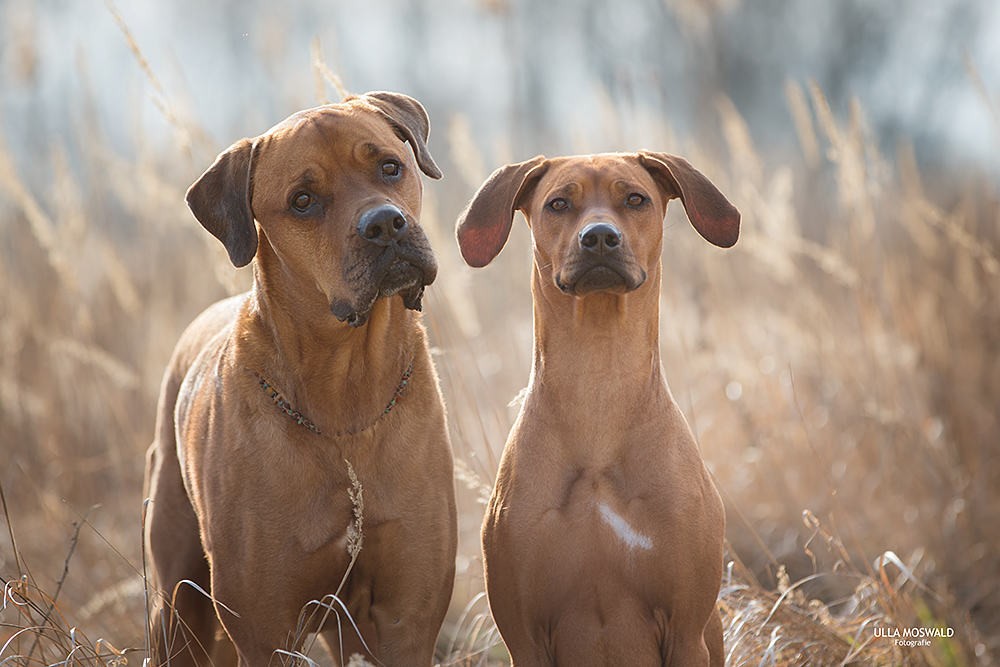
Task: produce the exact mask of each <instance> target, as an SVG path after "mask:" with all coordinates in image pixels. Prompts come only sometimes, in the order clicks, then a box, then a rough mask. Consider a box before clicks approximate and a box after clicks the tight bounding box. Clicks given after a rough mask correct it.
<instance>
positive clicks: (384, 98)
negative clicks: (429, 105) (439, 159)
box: [362, 91, 441, 178]
mask: <svg viewBox="0 0 1000 667" xmlns="http://www.w3.org/2000/svg"><path fill="white" fill-rule="evenodd" d="M362 97H364V98H365V100H366V101H367V102H368V103H369V104H371V105H372V106H374V107H376V108H377V109H378V110H379V111H381V112H382V113H384V114H385V115H386V116H388V117H389V122H390V123H392V125H393V127H395V128H396V129H397V130H398V131H400V132H402V133H403V138H404V139H405V140H406V141H408V142H410V146H411V147H412V148H413V154H414V155H415V156H416V158H417V165H418V166H419V167H420V171H422V172H424V173H425V174H427V175H428V176H430V177H431V178H441V170H440V169H438V166H437V164H435V163H434V158H432V157H431V153H430V151H429V150H427V137H428V136H429V135H430V133H431V123H430V120H429V119H428V118H427V112H426V111H425V110H424V107H423V106H422V105H421V104H420V102H418V101H416V100H415V99H413V98H412V97H409V96H407V95H401V94H399V93H388V92H382V91H379V92H374V93H365V94H364V95H363V96H362Z"/></svg>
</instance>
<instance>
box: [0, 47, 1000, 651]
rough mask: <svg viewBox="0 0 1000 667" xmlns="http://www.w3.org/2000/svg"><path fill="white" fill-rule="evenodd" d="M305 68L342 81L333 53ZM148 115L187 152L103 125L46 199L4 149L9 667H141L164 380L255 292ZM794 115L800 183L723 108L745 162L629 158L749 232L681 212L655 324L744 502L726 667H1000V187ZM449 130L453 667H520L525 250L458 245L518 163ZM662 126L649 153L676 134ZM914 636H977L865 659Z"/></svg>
mask: <svg viewBox="0 0 1000 667" xmlns="http://www.w3.org/2000/svg"><path fill="white" fill-rule="evenodd" d="M132 44H133V45H134V41H133V42H132ZM134 48H135V49H136V52H137V53H138V46H134ZM313 56H314V59H315V60H316V62H317V63H318V64H319V65H322V56H321V53H320V48H319V44H318V43H316V44H315V45H314V48H313ZM319 65H317V69H316V71H317V78H316V85H317V90H318V94H320V95H322V94H323V92H322V91H323V90H325V85H324V81H326V82H328V83H330V84H332V85H334V86H339V85H342V84H340V83H339V80H337V79H336V77H335V76H334V75H333V74H332V73H331V72H329V70H328V69H324V68H321V67H319ZM323 67H325V66H323ZM147 71H148V73H149V75H150V76H151V77H152V71H151V70H149V69H148V66H147ZM157 85H158V84H157ZM156 93H157V95H158V98H159V99H160V102H161V103H162V105H163V106H162V107H161V108H163V109H165V110H169V113H168V120H169V122H170V123H171V124H173V126H174V127H175V128H177V131H178V132H179V133H180V135H182V138H183V139H184V140H183V141H180V142H178V145H177V148H176V154H164V153H163V151H159V152H157V151H154V150H152V148H153V147H150V146H147V145H145V144H144V143H143V140H142V138H141V137H137V138H136V140H135V141H136V145H135V147H134V155H136V156H138V157H123V156H120V155H117V154H115V153H114V152H113V151H112V150H111V148H110V147H109V146H108V144H107V142H105V141H104V140H103V139H102V137H101V134H100V131H99V128H98V127H96V126H90V127H89V128H88V130H87V131H86V132H85V133H83V134H82V135H81V136H80V137H79V141H80V144H81V146H82V148H83V149H82V150H81V154H82V155H83V161H84V164H82V165H81V167H80V168H79V169H74V168H71V167H69V166H68V164H67V161H66V160H65V156H64V155H63V149H62V147H60V146H58V145H57V146H55V147H53V149H52V154H51V156H49V158H48V160H49V164H50V165H51V171H52V174H53V180H52V182H51V183H49V184H48V187H45V188H40V187H38V185H37V184H31V183H29V182H27V181H26V179H25V178H23V177H22V176H21V172H20V171H19V169H18V167H17V163H16V160H15V156H13V155H11V153H10V151H9V150H8V149H7V148H6V147H5V143H4V142H3V137H2V135H0V221H2V224H0V239H2V241H0V285H3V289H2V290H0V313H3V316H2V318H0V443H2V459H3V460H4V461H5V464H6V465H5V466H4V467H3V470H2V471H0V491H2V493H3V500H4V503H3V505H4V506H3V509H4V516H5V518H6V522H7V526H6V529H5V530H4V531H3V533H2V534H0V575H2V577H3V581H2V584H3V586H4V595H3V605H2V607H3V608H2V611H0V664H7V663H10V664H17V665H34V664H46V665H54V664H64V663H77V662H79V663H85V664H95V665H98V664H99V665H118V664H124V663H125V662H126V661H132V663H133V664H135V663H136V662H137V661H138V660H140V659H141V657H142V654H141V651H142V650H143V647H144V646H145V643H146V640H145V638H144V624H145V618H144V614H143V608H144V599H143V585H142V576H141V572H142V554H141V552H140V545H141V540H140V525H139V523H140V515H141V506H142V498H141V497H140V495H141V487H142V467H143V452H144V449H145V447H146V445H147V443H148V442H149V441H150V439H151V436H152V427H153V406H154V405H155V401H156V394H157V391H158V388H159V380H160V374H161V373H162V370H163V368H164V366H165V364H166V361H167V358H168V356H169V354H170V351H171V349H172V346H173V344H174V342H175V340H176V338H177V336H178V334H179V332H180V331H181V330H182V328H183V327H184V326H185V325H186V324H187V323H188V322H189V321H190V320H191V319H192V318H193V317H194V316H195V315H196V314H197V313H198V312H199V311H200V310H201V309H202V308H204V307H205V306H207V305H208V304H209V303H211V302H213V301H214V300H216V299H218V298H221V297H223V296H225V295H227V294H230V293H233V292H234V291H236V290H238V289H241V288H244V287H246V286H247V284H248V280H249V274H248V273H247V272H246V271H236V270H234V269H232V268H231V266H230V265H229V264H228V263H227V261H226V258H225V253H224V252H223V250H222V248H221V247H216V246H217V245H218V244H217V243H216V242H215V241H214V239H211V238H210V237H209V235H207V234H205V233H204V232H203V230H201V229H200V228H199V227H198V226H197V224H196V223H195V222H194V221H193V219H192V218H191V217H190V215H189V214H188V212H187V211H186V210H185V208H184V206H183V197H182V193H183V190H184V188H185V187H186V186H187V185H188V184H189V183H191V182H192V181H193V179H194V178H195V177H196V176H197V174H198V173H199V172H200V170H201V168H203V167H204V166H205V165H207V164H209V162H210V160H211V158H212V157H214V155H213V153H212V152H213V151H214V150H218V148H221V147H207V146H206V145H205V140H204V139H203V137H204V135H203V133H202V132H201V131H200V130H198V129H197V128H195V127H191V126H188V125H184V124H182V123H181V122H180V121H179V120H177V119H178V118H179V117H181V116H182V114H180V113H175V112H174V111H173V107H171V106H170V105H169V104H168V102H167V96H166V94H165V93H164V91H163V89H162V87H158V88H157V89H156ZM786 94H787V97H788V99H789V105H790V109H791V114H790V117H791V118H793V119H794V127H795V131H796V133H797V136H798V137H799V139H800V141H801V145H802V156H801V157H799V156H776V155H767V154H761V153H760V151H759V150H758V149H757V148H756V147H755V146H754V144H753V140H752V137H751V134H750V132H749V130H748V128H747V127H746V125H745V123H744V122H743V121H742V119H741V118H740V116H739V114H738V112H737V111H736V109H735V108H734V106H733V105H732V104H731V103H730V102H729V101H728V100H725V99H723V98H720V99H719V102H718V104H717V107H716V112H717V113H718V117H719V129H720V130H721V135H722V136H723V137H724V138H725V141H726V149H727V150H726V153H727V154H728V155H727V157H724V158H723V157H720V156H713V155H709V154H706V153H705V152H704V151H703V150H702V149H701V148H700V144H699V143H698V142H697V141H696V140H692V141H691V142H690V143H688V144H678V143H677V142H674V141H672V140H668V143H669V144H671V145H649V142H648V141H647V140H646V139H645V137H644V136H630V135H629V132H628V128H627V127H626V123H625V122H623V121H621V119H618V130H617V132H616V133H617V134H618V135H620V136H621V137H623V140H624V141H625V142H626V143H629V142H631V143H633V144H635V145H636V146H638V145H644V144H645V145H647V146H648V147H649V148H655V149H665V150H671V151H673V152H677V153H681V154H684V155H687V156H688V157H690V158H691V160H692V162H694V163H695V164H696V165H698V166H699V167H700V168H702V169H703V170H704V171H705V172H706V173H708V174H709V175H710V176H711V177H712V178H713V179H714V180H715V181H716V182H717V183H718V184H719V185H720V187H721V188H722V190H723V191H724V192H726V193H727V194H729V195H730V197H731V199H732V200H733V201H734V203H735V204H736V205H737V206H738V207H739V208H740V209H741V211H742V212H743V214H744V232H743V237H742V239H741V241H740V243H739V244H738V245H737V246H736V248H735V249H734V250H732V251H729V252H721V251H718V250H716V249H713V248H710V247H708V246H707V245H706V244H703V243H702V242H701V241H700V239H699V238H698V237H697V236H696V234H694V233H693V232H692V231H691V230H690V229H689V228H688V226H687V223H686V221H685V220H684V218H683V214H682V212H680V211H679V210H676V209H673V208H672V209H671V212H670V214H669V215H668V219H667V223H666V228H665V239H666V242H665V251H664V259H663V264H664V271H663V288H662V289H663V296H662V308H661V313H662V316H661V317H662V331H661V343H662V346H663V358H664V362H665V365H666V371H667V378H668V380H669V381H670V384H671V387H672V389H673V391H674V394H675V396H676V397H677V398H678V401H679V402H680V404H681V407H682V409H683V410H684V411H685V412H686V414H687V416H688V418H689V420H690V421H691V423H692V426H693V428H694V429H695V432H696V434H697V436H698V439H699V442H700V444H701V447H702V450H703V454H704V456H705V459H706V460H707V461H708V463H709V465H710V467H711V469H712V471H713V474H714V475H715V477H716V480H717V483H718V486H719V487H720V489H721V491H722V492H723V494H724V497H725V500H726V506H727V511H728V520H729V530H728V540H729V549H730V555H731V562H732V565H731V567H730V570H729V572H728V574H727V578H726V581H725V582H724V586H723V591H722V594H721V597H720V603H719V606H720V609H721V610H722V613H723V614H724V618H725V623H726V636H727V642H726V646H727V652H728V654H729V664H730V665H798V664H823V665H826V664H830V665H834V664H836V665H840V664H877V665H902V664H906V665H925V664H926V665H991V664H994V660H995V657H994V656H995V655H996V654H997V653H998V651H1000V639H998V638H1000V457H998V456H997V444H998V443H997V437H998V436H997V434H998V433H1000V424H998V423H997V420H998V413H1000V334H998V332H1000V261H998V256H1000V205H998V202H997V197H998V193H997V192H996V190H995V184H994V183H990V182H989V181H988V180H987V179H985V178H984V177H982V176H980V175H977V174H975V173H968V174H954V173H947V174H945V173H936V172H935V173H922V172H921V169H920V168H919V167H918V165H917V163H916V160H915V159H914V157H913V154H912V151H911V150H910V149H909V148H908V147H906V146H901V147H900V148H899V150H898V151H897V153H896V155H895V156H892V157H889V156H885V155H881V154H880V153H879V150H878V148H877V143H876V141H875V138H874V137H873V136H872V133H871V131H870V129H869V128H868V127H867V124H866V121H865V118H864V113H863V109H862V108H861V105H860V104H858V103H855V104H852V106H851V110H850V113H849V115H848V117H847V118H846V119H841V118H838V117H837V116H836V114H834V113H833V112H832V111H831V109H830V107H829V105H828V103H827V102H826V100H825V99H824V97H823V94H822V91H821V90H819V88H818V87H817V86H815V85H812V86H809V87H808V88H807V89H806V90H803V88H802V87H800V86H799V85H797V84H795V83H789V84H788V86H787V88H786ZM164 113H167V111H165V112H164ZM608 113H609V114H613V112H612V111H609V112H608ZM610 120H611V121H614V120H615V119H614V118H611V119H610ZM434 121H435V124H436V127H437V128H438V131H439V132H440V130H441V128H449V130H448V132H446V133H445V134H447V135H448V138H449V149H450V151H451V153H450V154H449V155H440V154H439V155H438V158H439V161H440V162H441V163H442V166H445V172H446V174H447V176H448V177H447V178H446V179H445V181H443V182H442V183H434V184H429V185H428V187H427V192H426V201H425V209H424V225H425V226H426V227H427V229H428V233H429V236H430V238H431V241H432V243H433V244H434V247H435V248H436V250H437V252H438V255H439V258H440V265H441V276H442V277H443V279H442V280H440V281H438V283H437V284H436V285H435V286H434V287H433V288H431V289H430V290H429V294H428V299H427V307H426V311H427V314H426V317H425V322H426V323H427V325H428V328H429V330H430V332H431V336H432V339H433V341H434V345H435V346H436V361H437V364H438V368H439V372H440V375H441V380H442V387H443V390H444V393H445V398H446V401H447V403H448V406H449V416H450V426H451V429H452V438H453V442H454V445H455V450H456V456H457V458H458V464H457V465H458V468H457V470H456V472H457V475H458V478H459V480H460V484H459V503H460V531H461V542H460V552H459V563H458V565H459V567H458V570H459V571H458V580H457V583H456V594H455V600H454V604H453V612H452V614H451V615H450V616H449V620H448V623H447V625H446V627H445V631H444V633H443V635H442V639H441V642H440V644H439V648H440V650H441V660H442V664H446V665H481V664H495V663H499V662H501V661H502V660H503V659H504V652H503V649H502V645H501V644H500V642H499V638H498V636H497V633H496V630H495V628H494V627H493V625H492V622H491V620H490V618H489V615H488V612H487V610H486V605H485V600H484V598H483V596H482V586H483V584H482V568H481V561H480V560H479V547H478V529H479V524H480V521H481V518H482V512H483V502H482V501H483V498H484V496H486V495H488V493H489V489H490V484H491V482H492V479H493V477H494V474H495V472H496V467H497V457H498V453H499V450H500V447H501V446H502V443H503V441H504V439H505V437H506V434H507V431H508V429H509V428H510V425H511V423H512V420H513V417H514V415H515V414H516V406H515V405H508V402H509V401H512V399H515V397H516V396H517V394H518V392H519V390H520V389H521V388H522V387H523V385H524V384H525V382H526V379H527V371H528V366H529V363H530V349H531V321H530V318H531V309H530V294H529V291H528V275H529V273H528V272H529V268H530V257H529V254H528V250H527V248H528V239H527V234H526V233H525V230H524V229H523V225H517V226H516V228H515V230H514V233H513V234H512V238H511V241H510V244H509V247H508V249H507V250H506V251H505V252H504V253H502V254H501V256H500V258H498V260H497V262H496V263H495V264H494V265H493V266H491V267H490V268H489V269H487V270H486V271H483V272H473V271H472V270H470V269H468V268H467V267H465V266H464V265H463V264H462V263H461V259H460V258H459V256H458V253H457V248H455V246H454V241H453V240H452V231H451V229H452V224H453V220H454V219H455V216H456V215H457V213H458V209H459V208H460V206H461V205H462V204H464V202H465V201H466V200H467V199H468V197H469V196H470V195H471V194H472V191H473V190H474V188H475V187H476V185H478V182H479V181H480V180H481V179H482V178H483V177H484V176H485V174H486V172H488V171H489V170H490V168H492V167H493V166H496V165H498V164H499V163H501V162H503V161H505V160H507V159H509V158H510V156H509V155H508V154H509V149H506V148H505V146H504V145H503V143H502V142H499V141H495V140H494V139H493V138H490V137H485V138H484V137H473V136H471V131H470V130H469V127H470V125H469V123H467V122H466V121H465V120H464V119H462V118H453V119H442V118H438V119H434ZM657 122H658V123H659V124H658V126H657V128H656V135H657V136H659V137H667V138H669V137H673V136H674V133H673V131H672V128H670V127H669V124H668V123H666V121H664V120H662V119H659V120H658V121H657ZM616 133H612V134H616ZM191 137H195V138H197V140H196V141H193V140H191V139H190V138H191ZM233 138H234V139H235V138H236V137H233ZM491 142H492V144H491ZM594 148H595V149H597V148H600V149H604V148H615V147H613V146H612V147H597V146H595V147H594ZM573 150H576V147H567V150H566V152H572V151H573ZM439 153H440V151H439ZM189 155H190V156H191V157H188V156H189ZM515 157H524V156H515ZM358 492H359V494H358V500H359V501H360V489H358ZM97 504H99V505H100V507H97V508H95V509H93V510H91V511H89V512H87V513H86V514H85V515H83V514H82V513H81V512H80V509H81V508H86V507H91V506H92V505H97ZM362 516H363V511H362V510H359V511H358V512H357V513H356V517H355V521H356V524H357V527H358V529H359V532H358V533H357V537H358V540H359V541H358V542H357V544H358V546H360V547H361V548H363V545H362V544H361V542H360V539H361V536H362V533H361V524H360V522H361V519H362ZM897 554H898V555H897ZM323 602H324V604H319V603H318V608H324V609H335V605H334V603H333V601H331V600H325V601H323ZM324 605H325V606H324ZM923 625H935V626H942V627H947V628H953V629H954V631H955V634H954V636H953V637H951V638H949V639H944V640H942V639H934V640H932V641H931V645H930V646H924V647H906V646H897V645H895V644H894V643H893V642H892V640H891V639H886V638H879V637H876V636H875V634H874V631H873V628H874V627H876V626H878V627H882V628H909V627H913V626H923ZM122 647H127V648H122ZM137 656H138V657H137Z"/></svg>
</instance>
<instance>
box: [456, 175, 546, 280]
mask: <svg viewBox="0 0 1000 667" xmlns="http://www.w3.org/2000/svg"><path fill="white" fill-rule="evenodd" d="M547 168H548V162H547V161H546V160H545V156H543V155H539V156H537V157H534V158H532V159H530V160H528V161H527V162H520V163H518V164H508V165H506V166H503V167H500V168H499V169H497V170H496V171H494V172H493V174H492V175H490V177H489V178H488V179H486V182H485V183H483V184H482V186H481V187H480V188H479V191H478V192H477V193H476V194H475V195H474V196H473V197H472V201H470V202H469V205H468V207H466V209H465V210H464V211H462V214H461V215H460V216H459V217H458V224H457V225H456V226H455V233H456V235H457V236H458V247H459V248H460V249H461V250H462V257H463V258H464V259H465V262H466V264H468V265H469V266H474V267H476V268H477V269H478V268H482V267H484V266H486V265H487V264H489V263H490V262H492V261H493V259H494V258H495V257H496V256H497V255H499V254H500V251H501V250H502V249H503V246H504V244H505V243H507V237H508V236H510V227H511V225H512V224H513V222H514V211H516V210H518V209H519V208H521V202H522V201H523V199H524V197H525V196H526V195H527V194H528V192H530V190H531V188H532V187H533V186H534V185H535V184H536V183H538V179H539V178H541V177H542V174H544V173H545V170H546V169H547Z"/></svg>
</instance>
